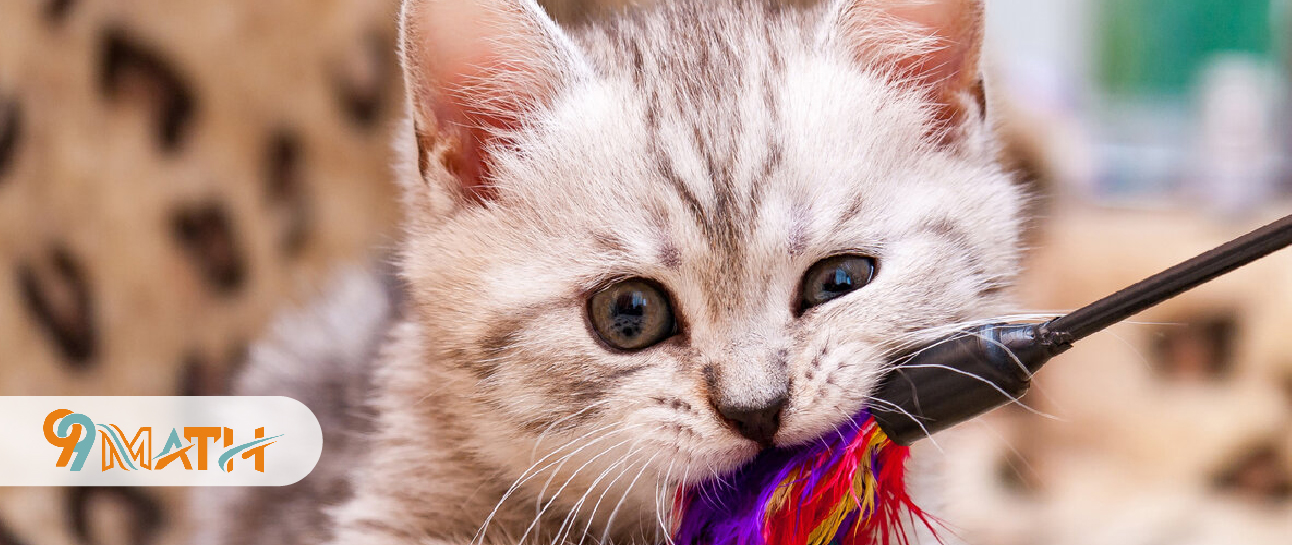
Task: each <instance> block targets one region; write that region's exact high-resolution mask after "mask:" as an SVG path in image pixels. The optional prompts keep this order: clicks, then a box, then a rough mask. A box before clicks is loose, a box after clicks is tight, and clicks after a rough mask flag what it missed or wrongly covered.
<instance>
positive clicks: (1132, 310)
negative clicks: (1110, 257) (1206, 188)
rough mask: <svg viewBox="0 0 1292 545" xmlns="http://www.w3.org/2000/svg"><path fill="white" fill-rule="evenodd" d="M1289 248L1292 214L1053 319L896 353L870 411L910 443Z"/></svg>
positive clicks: (1009, 397)
mask: <svg viewBox="0 0 1292 545" xmlns="http://www.w3.org/2000/svg"><path fill="white" fill-rule="evenodd" d="M1289 245H1292V216H1287V217H1284V218H1283V219H1280V220H1278V221H1276V222H1274V223H1271V224H1269V225H1266V226H1264V227H1261V228H1260V229H1257V230H1255V231H1252V232H1251V233H1248V234H1246V235H1243V236H1241V237H1239V238H1236V239H1234V240H1231V241H1229V242H1227V243H1225V244H1223V245H1221V246H1219V247H1217V248H1215V249H1213V250H1210V251H1208V252H1205V253H1203V254H1201V255H1198V256H1197V257H1194V258H1193V259H1190V260H1188V261H1185V262H1183V263H1180V264H1178V265H1175V266H1174V267H1171V268H1169V269H1167V270H1165V271H1162V272H1160V273H1158V274H1155V275H1153V276H1150V277H1148V278H1146V279H1144V280H1141V281H1140V282H1137V283H1135V284H1134V285H1131V286H1130V287H1127V288H1125V289H1122V290H1120V291H1118V292H1117V293H1114V294H1112V295H1110V296H1108V297H1105V298H1103V299H1100V300H1098V301H1095V302H1094V303H1091V304H1089V305H1087V306H1085V307H1082V308H1080V309H1078V310H1075V311H1073V312H1071V313H1069V314H1067V315H1065V316H1062V317H1060V318H1056V319H1054V320H1051V321H1049V322H1044V323H1039V324H1026V323H1024V324H993V325H986V326H980V327H975V328H971V329H966V330H963V331H960V332H957V333H955V334H952V335H950V336H948V337H945V338H943V339H940V340H938V341H936V342H934V343H932V344H930V345H927V346H925V347H923V348H920V349H918V350H915V351H913V352H911V353H909V354H906V355H905V356H903V357H901V358H899V359H898V360H897V361H896V362H895V363H894V366H893V368H892V370H890V371H889V373H888V374H887V375H886V376H885V378H884V380H883V381H881V383H880V385H879V387H878V389H877V390H876V392H875V393H874V394H873V395H872V399H873V402H872V403H871V404H870V412H871V414H872V415H874V417H875V420H876V421H877V422H878V423H879V427H880V428H881V429H883V430H884V432H885V433H886V434H888V437H889V438H890V439H892V440H893V441H895V442H897V443H900V444H903V445H909V444H911V443H913V442H915V441H917V440H919V439H922V438H924V437H927V436H929V435H931V434H933V433H936V432H939V431H942V430H944V429H947V428H950V427H952V426H955V425H956V424H959V423H961V422H964V421H966V420H969V419H972V418H974V417H976V416H978V415H981V414H983V413H985V412H987V411H990V410H991V409H994V408H996V407H999V406H1001V405H1004V404H1006V403H1009V402H1012V401H1015V400H1017V399H1018V398H1019V397H1020V396H1022V395H1023V394H1024V393H1026V392H1027V390H1028V388H1029V387H1031V380H1032V375H1033V373H1035V372H1036V371H1037V370H1039V369H1040V368H1041V366H1043V365H1045V362H1047V361H1049V360H1050V358H1053V357H1054V356H1057V355H1059V354H1061V353H1063V352H1064V351H1065V350H1067V349H1068V348H1071V347H1072V344H1073V343H1075V342H1077V341H1079V340H1081V339H1084V338H1086V337H1088V336H1090V335H1091V334H1093V333H1097V332H1099V331H1102V330H1103V329H1104V328H1106V327H1108V326H1110V325H1112V324H1115V323H1117V322H1120V321H1122V320H1125V319H1127V318H1129V317H1131V316H1133V315H1135V314H1137V313H1139V312H1141V311H1143V310H1146V309H1148V308H1150V307H1153V306H1155V305H1158V304H1159V303H1161V302H1163V301H1166V300H1167V299H1170V298H1172V297H1175V296H1177V295H1180V294H1181V293H1184V292H1186V291H1188V290H1191V289H1193V288H1195V287H1198V286H1200V285H1202V284H1205V283H1207V282H1210V281H1211V280H1214V279H1215V278H1216V277H1219V276H1221V275H1224V274H1227V273H1229V272H1232V271H1233V270H1235V269H1237V268H1239V267H1242V266H1243V265H1246V264H1248V263H1251V262H1253V261H1256V260H1257V259H1260V258H1262V257H1265V256H1267V255H1269V254H1271V253H1273V252H1275V251H1278V250H1280V249H1283V248H1286V247H1288V246H1289Z"/></svg>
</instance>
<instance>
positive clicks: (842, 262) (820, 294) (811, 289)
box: [799, 255, 875, 311]
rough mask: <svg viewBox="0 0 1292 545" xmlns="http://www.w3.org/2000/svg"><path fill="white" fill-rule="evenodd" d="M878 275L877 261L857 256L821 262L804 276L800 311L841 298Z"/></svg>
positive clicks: (800, 290)
mask: <svg viewBox="0 0 1292 545" xmlns="http://www.w3.org/2000/svg"><path fill="white" fill-rule="evenodd" d="M874 277H875V260H874V259H871V258H869V257H862V256H857V255H841V256H838V257H832V258H830V259H825V260H822V261H818V262H817V264H816V265H813V266H812V268H810V269H808V272H807V274H806V275H804V276H803V287H802V288H800V289H799V310H800V311H806V310H807V309H810V308H812V307H815V306H817V305H819V304H821V303H824V302H826V301H830V300H832V299H838V298H840V297H843V296H845V295H847V294H849V293H852V292H853V291H855V290H857V289H858V288H861V287H862V286H865V285H866V284H869V283H870V281H871V279H873V278H874Z"/></svg>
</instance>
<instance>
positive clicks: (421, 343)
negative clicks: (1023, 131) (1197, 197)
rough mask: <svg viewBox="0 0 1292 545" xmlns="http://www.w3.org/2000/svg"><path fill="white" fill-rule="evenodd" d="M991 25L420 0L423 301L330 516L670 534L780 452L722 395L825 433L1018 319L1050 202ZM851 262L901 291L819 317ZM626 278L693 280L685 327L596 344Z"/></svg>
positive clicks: (359, 537)
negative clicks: (1001, 139)
mask: <svg viewBox="0 0 1292 545" xmlns="http://www.w3.org/2000/svg"><path fill="white" fill-rule="evenodd" d="M981 15H982V14H981V2H979V1H976V0H927V1H919V0H905V1H903V0H838V1H836V2H833V3H832V4H831V5H828V6H824V7H822V8H819V9H816V10H811V11H805V12H800V11H796V10H788V9H777V8H772V7H768V6H765V5H764V4H762V3H760V2H753V1H750V2H734V1H725V0H715V1H712V2H699V1H672V2H669V1H665V2H664V6H663V7H662V8H659V9H652V10H642V11H636V12H632V13H630V14H627V15H625V16H624V17H622V18H620V19H617V20H615V21H613V22H610V23H607V24H604V25H600V26H593V27H590V28H588V29H586V30H584V31H582V32H580V33H578V34H576V35H574V36H570V35H567V34H566V33H565V32H563V31H562V30H561V29H559V28H558V27H556V25H555V24H554V23H552V22H551V21H550V20H549V19H547V18H546V16H545V15H544V14H543V13H542V11H541V9H540V8H538V7H537V6H536V5H535V4H533V3H532V1H531V0H408V1H407V2H406V4H405V6H404V10H403V20H402V21H403V29H404V31H403V59H404V65H405V70H406V76H407V81H408V89H409V96H410V104H409V111H410V119H409V123H408V124H407V125H406V127H405V130H403V131H402V132H401V133H400V135H399V137H398V138H397V141H396V144H397V146H399V149H400V150H401V152H402V153H404V154H405V157H406V159H407V160H406V162H405V164H404V165H403V166H402V167H401V168H400V172H399V175H400V179H401V181H402V182H403V184H404V187H405V188H406V190H405V201H406V216H407V221H408V223H407V234H406V238H405V240H404V244H403V253H402V258H401V259H400V266H401V271H402V276H403V278H404V281H405V283H406V285H407V286H408V288H409V290H408V291H409V302H408V308H407V315H406V316H405V318H404V319H403V321H402V322H400V323H398V324H397V325H395V326H394V327H393V328H392V329H391V330H390V332H389V333H388V335H389V340H387V341H386V342H385V345H384V347H383V348H382V349H381V351H380V357H379V360H378V361H377V362H376V363H375V365H374V367H373V369H374V370H375V375H373V384H374V386H375V393H374V394H373V397H372V398H371V405H372V407H373V408H374V409H375V410H376V411H377V413H376V414H377V416H376V426H375V428H374V429H373V431H372V433H371V435H370V436H369V437H368V438H367V443H366V447H365V448H362V449H359V450H356V451H354V452H362V454H363V456H361V457H360V458H361V459H358V460H356V461H355V462H354V463H355V467H356V469H355V470H354V471H353V472H352V473H351V474H350V475H349V478H350V479H351V480H352V487H353V497H350V498H349V499H348V500H347V501H346V502H345V503H344V504H342V505H341V506H340V507H337V508H334V509H330V510H329V512H330V513H331V515H332V517H333V519H332V520H333V524H335V526H334V527H333V528H329V529H328V531H326V532H324V533H326V534H330V535H332V536H333V537H332V539H333V541H332V542H334V543H346V544H348V543H374V544H395V543H401V544H403V543H427V544H437V545H438V544H454V545H467V544H468V543H472V542H484V543H494V544H499V545H504V544H506V545H513V544H516V543H519V542H526V543H540V544H545V543H555V542H582V541H585V540H592V541H605V540H609V541H612V542H617V543H661V542H663V541H664V539H665V535H666V533H667V530H666V528H667V526H668V524H669V522H668V514H669V513H668V511H669V509H668V508H669V505H670V503H669V502H670V499H669V498H670V496H671V494H672V492H673V490H675V489H676V487H677V486H678V484H679V483H683V482H687V481H693V480H696V479H701V478H706V477H709V476H712V475H715V474H720V473H722V472H724V471H727V470H730V469H732V468H734V467H737V466H738V465H740V464H742V463H743V462H745V461H747V460H749V459H750V458H751V457H752V456H753V455H754V454H755V453H756V452H757V451H758V448H759V447H758V445H757V444H755V443H753V442H752V441H750V440H748V439H745V438H743V437H742V436H740V435H739V434H737V433H735V432H734V431H733V430H732V429H731V428H730V427H729V426H728V425H726V424H725V423H724V421H723V420H722V419H721V418H719V417H718V416H717V414H716V413H715V410H714V405H715V403H725V404H736V405H749V406H757V405H759V404H763V403H765V402H766V401H767V400H769V399H771V398H773V397H775V396H778V395H782V394H787V395H788V397H789V401H788V404H787V405H786V407H785V409H784V411H783V412H782V414H781V428H780V432H779V433H778V434H777V435H776V437H775V442H776V443H777V444H781V445H786V444H793V443H798V442H803V441H808V440H811V439H813V438H815V437H818V436H820V435H822V434H824V433H829V432H830V431H831V430H833V429H834V428H835V427H836V426H837V425H839V423H840V422H842V421H844V420H845V419H846V418H848V417H849V416H850V415H852V414H855V413H856V412H857V411H858V410H859V409H860V408H861V407H863V405H865V403H866V402H867V394H868V393H869V391H870V389H871V388H872V387H873V385H874V384H875V381H876V379H877V377H879V376H880V375H881V374H882V372H883V370H884V368H885V365H886V362H887V361H888V359H889V357H890V356H891V355H893V354H894V353H896V352H900V351H901V350H902V349H904V348H907V347H909V346H911V344H912V343H914V342H918V341H920V340H924V339H929V338H931V335H933V334H934V332H936V331H940V330H945V329H946V328H948V327H954V326H955V325H956V324H962V323H965V322H970V321H974V320H981V319H986V318H990V317H992V316H995V315H997V314H999V313H1000V312H1002V310H1003V308H1004V307H1003V305H1004V301H1003V300H1002V299H1001V294H1000V289H1001V288H1002V287H1004V286H1006V285H1008V284H1009V283H1010V282H1011V281H1012V279H1013V277H1014V274H1015V272H1016V269H1017V254H1016V252H1017V249H1016V246H1017V236H1018V234H1017V232H1018V226H1019V222H1018V218H1017V215H1018V210H1019V207H1020V200H1021V196H1020V194H1019V191H1018V190H1017V189H1016V188H1015V187H1014V186H1013V185H1012V183H1011V180H1009V178H1008V177H1007V176H1006V175H1004V174H1003V173H1002V172H1001V170H1000V168H999V166H998V165H997V164H996V163H995V160H994V157H995V151H996V150H995V146H994V145H993V144H992V142H991V140H990V137H989V135H990V132H991V131H990V125H989V121H988V120H987V119H986V112H985V106H986V103H985V101H984V100H983V85H982V82H981V78H980V75H979V72H978V58H977V56H978V50H979V45H978V44H979V43H980V41H981V29H982V18H981ZM846 253H856V254H865V255H868V256H872V257H874V258H875V259H876V260H877V261H878V263H879V272H878V274H877V276H876V277H875V280H874V282H873V283H872V284H870V285H868V286H866V287H865V288H863V289H861V290H858V291H857V292H854V293H852V294H850V295H848V296H846V297H843V298H841V299H838V300H835V301H831V302H829V303H826V304H824V305H822V306H820V307H817V308H814V309H811V310H810V311H808V312H806V313H804V314H802V315H801V316H799V315H796V309H795V303H794V302H795V300H796V294H797V293H798V289H799V284H800V282H801V279H802V277H803V275H804V272H805V271H806V270H807V269H808V268H809V267H810V266H811V265H812V264H814V263H816V262H818V261H820V260H822V259H824V258H827V257H831V256H834V255H839V254H846ZM628 277H645V278H649V279H652V280H653V281H655V282H657V283H659V284H660V285H662V286H664V287H665V288H667V289H668V291H669V292H670V294H671V297H672V298H673V300H674V305H675V307H676V310H677V312H678V314H679V316H680V321H681V323H682V331H681V334H679V335H677V336H675V337H673V338H671V339H669V340H668V341H666V342H664V343H663V344H661V345H658V346H655V347H652V348H649V349H646V350H643V351H640V352H634V353H623V352H616V351H612V350H608V349H607V348H605V347H604V346H603V345H602V344H601V343H599V342H598V341H597V340H596V339H595V338H594V336H593V334H591V333H590V331H589V326H588V325H587V319H586V317H585V308H586V305H587V298H588V297H589V296H590V295H591V294H592V293H593V292H595V291H596V290H597V289H598V288H600V287H602V286H605V285H606V284H607V283H609V282H612V281H614V280H616V279H623V278H628ZM360 304H361V305H362V304H378V303H376V302H360ZM353 312H360V311H353ZM360 314H364V313H362V312H360ZM337 333H338V335H341V336H344V334H342V333H343V332H337ZM355 333H356V334H359V333H361V334H363V335H369V336H370V335H375V334H376V332H375V331H374V330H373V328H370V327H367V326H361V327H358V328H357V331H355ZM346 334H348V333H346ZM365 338H370V337H365ZM338 341H339V342H342V343H346V342H350V341H345V340H344V339H338ZM287 342H289V343H290V339H288V340H287ZM261 356H262V357H260V358H258V359H259V361H258V362H257V364H256V365H257V366H270V367H275V366H276V367H278V368H284V367H291V366H292V365H288V364H283V363H281V362H275V361H274V360H275V359H276V358H280V357H281V358H291V357H293V354H291V353H286V352H281V353H273V352H270V351H264V352H262V353H261ZM318 357H322V356H318ZM314 365H322V363H320V362H316V361H313V360H309V361H301V362H299V364H296V366H298V367H301V366H304V367H312V366H314ZM359 367H362V366H359ZM316 376H317V373H316ZM329 378H331V379H332V380H341V381H356V380H362V379H357V378H351V377H329ZM359 383H361V382H359ZM317 410H320V408H318V407H316V411H317ZM325 412H328V413H332V412H333V409H328V410H327V411H325ZM328 448H331V444H330V443H329V446H328ZM316 478H317V479H324V478H327V475H315V476H312V477H310V479H316ZM329 499H330V498H318V500H320V501H322V502H323V503H327V500H329ZM306 520H313V519H304V518H300V519H295V520H293V519H284V520H281V521H280V524H283V525H286V527H288V528H297V527H298V526H297V525H298V524H300V523H301V522H305V521H306ZM230 522H233V523H234V524H236V521H228V520H227V519H226V524H228V523H230ZM320 531H321V530H319V529H317V528H315V529H311V530H310V531H308V532H305V531H304V530H302V532H301V533H300V536H301V537H302V538H301V539H299V540H298V541H300V542H311V541H313V540H315V539H316V537H315V536H318V535H320ZM283 533H287V534H290V533H291V532H280V533H279V534H278V535H277V536H275V537H274V538H273V539H272V540H271V541H272V542H275V543H280V542H283V541H282V534H283ZM250 539H251V538H250V537H247V535H246V534H242V535H239V536H238V537H237V539H236V541H237V542H247V541H244V540H250ZM271 541H265V542H271Z"/></svg>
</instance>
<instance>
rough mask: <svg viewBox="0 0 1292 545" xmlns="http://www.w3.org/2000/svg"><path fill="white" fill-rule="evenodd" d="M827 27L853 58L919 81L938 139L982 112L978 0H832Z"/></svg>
mask: <svg viewBox="0 0 1292 545" xmlns="http://www.w3.org/2000/svg"><path fill="white" fill-rule="evenodd" d="M830 26H831V29H832V32H831V34H832V35H831V39H833V40H838V41H839V42H841V43H842V45H843V46H844V47H845V48H846V49H848V50H849V51H850V52H851V53H852V54H853V55H854V56H855V57H856V58H857V60H858V62H861V63H864V64H866V65H868V66H876V65H878V66H884V67H887V68H889V69H890V70H891V75H892V76H893V77H895V78H898V79H900V80H905V81H911V82H913V83H916V84H919V85H923V86H925V87H926V88H927V89H928V91H929V93H930V96H929V98H930V99H931V100H932V102H933V104H934V106H935V111H934V115H935V117H936V120H937V121H938V122H939V124H940V125H941V127H942V128H943V129H945V133H944V134H943V135H942V138H943V139H944V140H952V141H954V140H956V139H959V138H963V137H964V136H965V134H964V133H965V131H967V130H969V127H968V126H967V125H972V124H974V123H975V122H978V121H981V120H982V118H983V117H984V116H985V115H986V108H987V104H986V103H987V101H986V95H985V92H984V88H983V78H982V68H981V57H982V42H983V27H984V18H983V0H836V1H835V3H834V6H833V8H832V10H831V14H830Z"/></svg>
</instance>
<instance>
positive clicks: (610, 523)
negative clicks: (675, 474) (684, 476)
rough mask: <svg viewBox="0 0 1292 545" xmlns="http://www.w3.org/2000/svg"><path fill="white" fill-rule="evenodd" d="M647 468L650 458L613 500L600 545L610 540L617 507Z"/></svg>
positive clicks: (622, 502) (617, 511)
mask: <svg viewBox="0 0 1292 545" xmlns="http://www.w3.org/2000/svg"><path fill="white" fill-rule="evenodd" d="M655 456H659V453H658V452H657V453H655ZM655 456H651V460H654V459H655ZM670 465H671V464H670ZM648 468H650V460H647V462H646V463H645V464H642V468H641V470H640V471H638V472H637V475H636V476H634V477H633V480H632V481H630V482H629V483H628V488H627V489H625V490H624V493H623V494H622V495H620V496H619V501H618V502H615V507H614V509H611V510H610V517H609V518H607V519H606V529H605V531H603V532H602V533H601V539H600V540H599V541H598V543H599V544H600V545H605V543H606V542H608V541H609V540H610V529H611V528H614V523H615V516H616V515H618V514H619V508H620V507H623V505H624V500H627V499H628V494H630V493H632V491H633V487H635V486H637V481H638V480H640V479H641V478H642V475H644V474H645V473H646V470H647V469H648Z"/></svg>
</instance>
